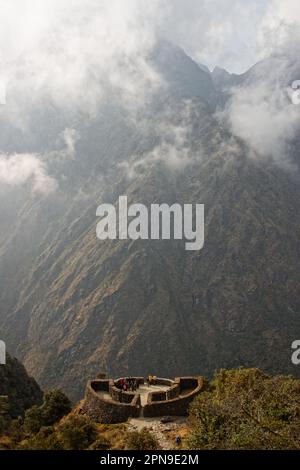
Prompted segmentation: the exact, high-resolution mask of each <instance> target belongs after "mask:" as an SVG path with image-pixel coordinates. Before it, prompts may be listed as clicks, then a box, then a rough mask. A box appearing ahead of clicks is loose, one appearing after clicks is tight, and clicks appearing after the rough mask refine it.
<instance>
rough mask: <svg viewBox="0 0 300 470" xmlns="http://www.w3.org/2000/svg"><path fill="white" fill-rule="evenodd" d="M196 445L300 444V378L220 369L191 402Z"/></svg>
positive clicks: (192, 439)
mask: <svg viewBox="0 0 300 470" xmlns="http://www.w3.org/2000/svg"><path fill="white" fill-rule="evenodd" d="M190 423H191V427H192V432H191V435H190V438H189V447H190V448H192V449H299V448H300V439H299V437H298V431H297V429H299V427H300V381H299V380H296V379H293V378H291V377H280V376H277V377H268V376H266V375H265V374H263V373H262V372H261V371H259V370H258V369H239V370H228V371H225V370H221V371H220V372H218V373H217V374H216V375H215V378H214V380H213V381H212V382H211V384H210V388H209V389H208V390H207V391H205V392H203V393H201V394H200V395H199V396H198V397H197V398H196V399H195V400H194V401H193V403H192V404H191V407H190Z"/></svg>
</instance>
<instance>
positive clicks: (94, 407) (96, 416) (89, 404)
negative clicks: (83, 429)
mask: <svg viewBox="0 0 300 470" xmlns="http://www.w3.org/2000/svg"><path fill="white" fill-rule="evenodd" d="M97 382H98V381H97V380H93V381H90V382H88V384H87V387H86V392H85V399H84V403H83V406H82V411H83V413H84V414H86V415H87V416H89V417H90V418H91V419H92V420H93V421H96V422H98V423H104V424H114V423H122V422H125V421H127V420H128V418H129V417H138V416H139V414H140V408H139V407H140V397H139V394H138V393H137V394H135V395H134V397H133V399H132V401H131V403H120V402H118V401H115V400H113V399H110V398H105V397H103V396H101V395H99V388H98V387H99V384H97ZM100 391H102V390H100Z"/></svg>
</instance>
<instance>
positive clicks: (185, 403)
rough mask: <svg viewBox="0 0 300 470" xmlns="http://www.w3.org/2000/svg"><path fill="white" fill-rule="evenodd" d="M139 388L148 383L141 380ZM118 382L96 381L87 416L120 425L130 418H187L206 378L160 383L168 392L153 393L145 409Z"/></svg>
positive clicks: (90, 389)
mask: <svg viewBox="0 0 300 470" xmlns="http://www.w3.org/2000/svg"><path fill="white" fill-rule="evenodd" d="M137 379H138V381H139V384H142V383H144V379H142V378H137ZM116 383H117V381H114V380H111V379H110V380H108V379H105V380H101V379H99V380H92V381H90V382H88V384H87V387H86V393H85V399H84V403H83V406H82V411H83V413H85V414H87V415H88V416H89V417H90V418H91V419H93V420H94V421H96V422H100V423H107V424H109V423H112V424H113V423H120V422H124V421H127V420H128V418H130V417H132V418H137V417H139V416H140V415H143V416H144V417H155V416H167V415H169V416H186V415H187V414H188V407H189V404H190V403H191V401H192V400H193V399H194V398H195V396H196V395H197V394H198V393H200V392H201V390H202V388H203V383H204V379H203V377H177V378H176V379H175V380H174V381H173V380H170V379H160V378H158V379H157V380H156V381H155V384H156V385H164V386H166V385H167V386H169V387H170V388H169V389H168V390H166V391H154V392H152V393H149V395H148V400H147V404H146V405H145V406H143V407H142V406H141V398H140V394H139V392H138V390H137V392H135V393H134V392H125V391H122V390H120V389H119V388H118V387H117V386H116V385H115V384H116Z"/></svg>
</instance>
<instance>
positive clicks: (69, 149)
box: [62, 127, 80, 160]
mask: <svg viewBox="0 0 300 470" xmlns="http://www.w3.org/2000/svg"><path fill="white" fill-rule="evenodd" d="M62 137H63V141H64V144H65V146H66V150H65V155H66V156H67V157H68V158H70V159H71V160H74V159H75V156H76V142H77V141H78V140H79V138H80V137H79V133H78V131H77V130H76V129H71V128H69V127H66V129H65V130H64V131H63V134H62Z"/></svg>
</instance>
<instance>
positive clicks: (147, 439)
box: [126, 428, 160, 450]
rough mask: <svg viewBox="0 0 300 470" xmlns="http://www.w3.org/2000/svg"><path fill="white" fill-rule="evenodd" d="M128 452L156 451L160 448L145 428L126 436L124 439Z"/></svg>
mask: <svg viewBox="0 0 300 470" xmlns="http://www.w3.org/2000/svg"><path fill="white" fill-rule="evenodd" d="M126 447H127V449H128V450H158V449H160V446H159V444H158V441H157V439H155V437H154V436H153V435H152V434H151V433H150V432H149V431H147V429H146V428H144V429H142V430H141V431H140V432H138V431H134V432H130V433H129V434H128V437H127V439H126Z"/></svg>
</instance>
